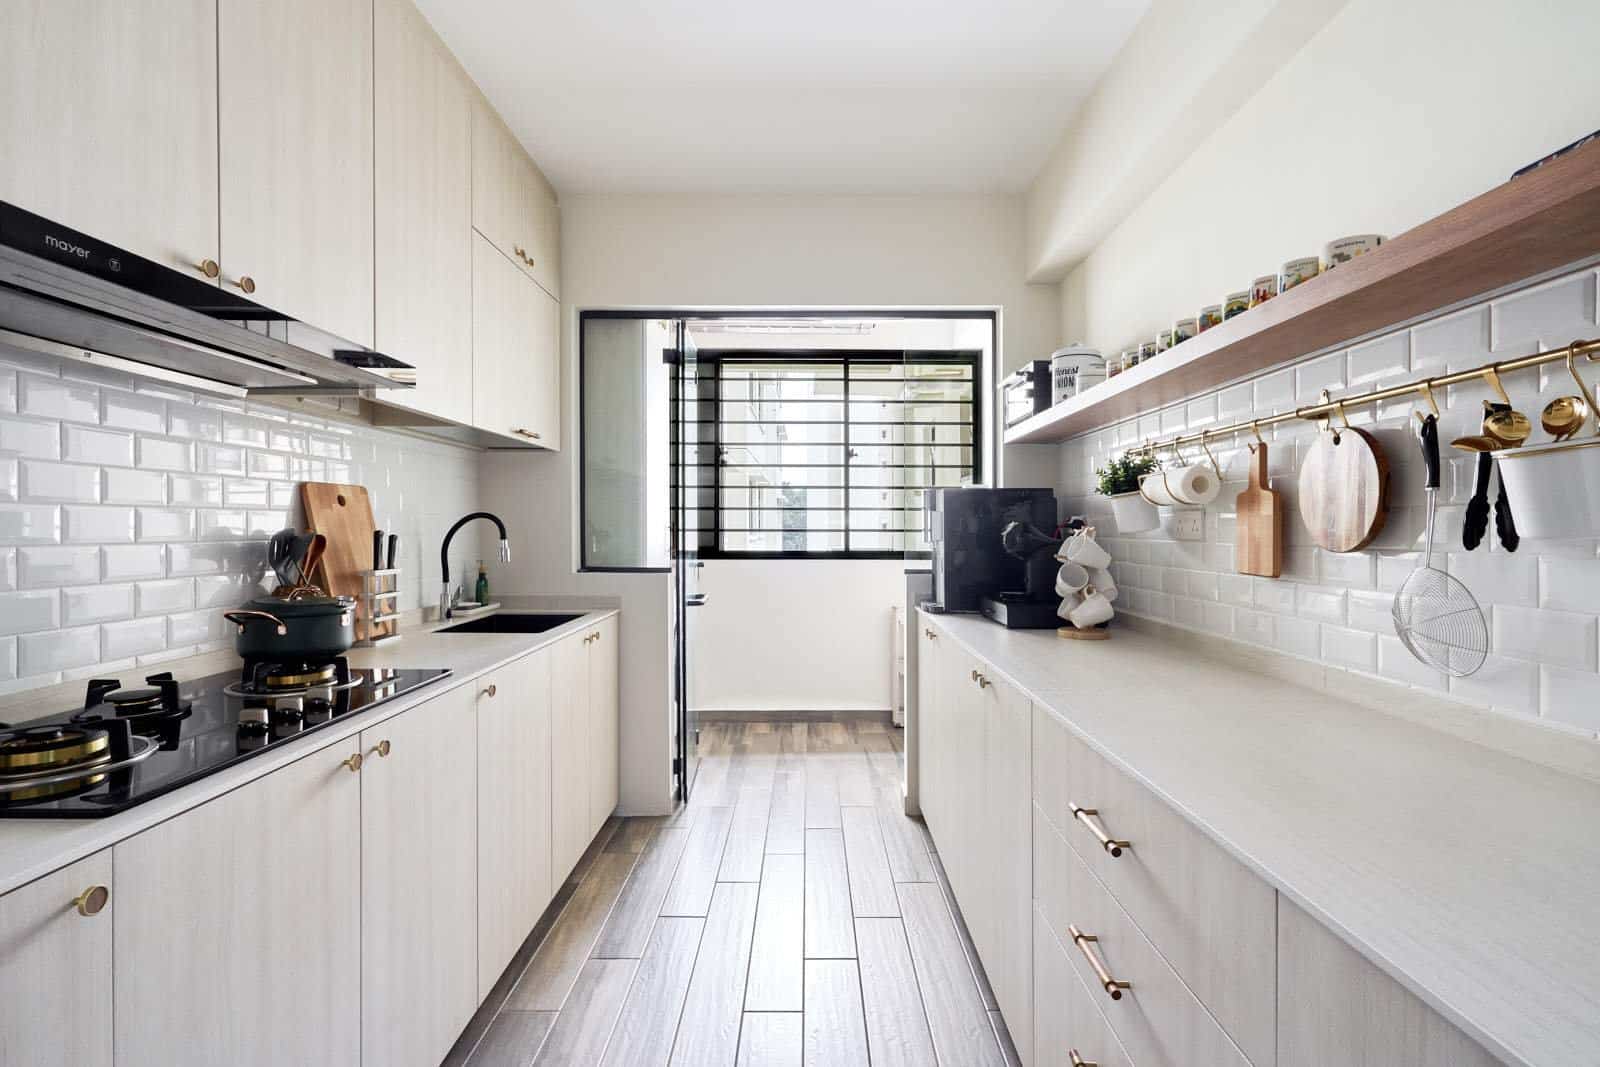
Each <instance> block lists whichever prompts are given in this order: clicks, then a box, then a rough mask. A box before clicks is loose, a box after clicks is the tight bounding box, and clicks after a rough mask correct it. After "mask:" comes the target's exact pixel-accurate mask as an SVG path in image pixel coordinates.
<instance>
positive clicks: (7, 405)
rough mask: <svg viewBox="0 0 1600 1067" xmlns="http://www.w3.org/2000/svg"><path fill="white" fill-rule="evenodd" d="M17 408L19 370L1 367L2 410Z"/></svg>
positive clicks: (0, 404) (0, 405) (0, 396)
mask: <svg viewBox="0 0 1600 1067" xmlns="http://www.w3.org/2000/svg"><path fill="white" fill-rule="evenodd" d="M16 410H17V372H16V371H14V370H4V369H0V412H4V411H16Z"/></svg>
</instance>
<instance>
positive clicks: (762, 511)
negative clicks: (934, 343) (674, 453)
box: [692, 349, 981, 558]
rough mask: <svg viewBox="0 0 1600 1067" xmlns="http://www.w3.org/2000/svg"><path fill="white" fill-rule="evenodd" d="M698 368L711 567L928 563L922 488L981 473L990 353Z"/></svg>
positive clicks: (829, 355) (726, 354) (819, 358)
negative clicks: (723, 563)
mask: <svg viewBox="0 0 1600 1067" xmlns="http://www.w3.org/2000/svg"><path fill="white" fill-rule="evenodd" d="M699 360H700V368H699V374H700V379H701V387H700V389H699V390H698V392H699V394H700V396H699V401H698V403H697V404H696V405H695V408H696V410H695V414H696V416H697V418H696V420H695V421H696V422H697V423H698V424H699V425H698V426H696V427H695V430H696V431H697V432H696V433H694V434H693V435H692V436H693V439H697V440H700V441H705V440H706V439H707V437H708V436H710V437H711V439H712V447H711V448H702V449H701V450H700V452H701V455H702V456H705V457H708V458H710V457H714V460H713V461H712V462H710V463H706V464H705V466H706V467H709V468H710V469H709V470H707V469H702V470H701V471H700V472H699V477H700V484H701V486H705V483H706V481H707V480H709V481H711V483H712V484H711V485H710V486H709V487H707V488H710V489H711V490H712V491H711V492H710V493H708V494H704V495H703V496H702V499H704V497H705V496H709V497H711V498H712V500H714V508H713V509H712V510H713V514H712V515H711V516H706V515H704V514H703V511H702V515H701V516H700V523H699V525H700V528H701V541H702V544H703V545H705V549H703V550H702V554H703V555H708V556H724V557H736V556H828V557H841V556H842V557H864V558H871V557H898V556H901V555H903V554H906V553H921V552H926V551H927V547H928V546H927V543H926V541H925V540H924V538H923V523H922V514H923V509H922V505H923V490H924V489H926V488H930V487H934V486H955V485H961V484H963V483H964V482H967V481H975V480H977V479H978V477H979V476H980V474H981V472H980V471H979V469H978V465H979V460H978V458H977V453H978V449H977V448H976V447H975V446H976V443H977V442H978V440H979V436H978V425H977V418H978V416H977V406H976V405H975V404H974V402H973V401H974V398H975V396H976V392H975V389H976V380H977V375H978V367H979V353H978V352H977V351H959V352H945V351H939V352H932V351H927V352H924V351H918V352H899V351H894V352H877V351H859V352H858V351H851V352H838V351H828V352H814V351H807V352H781V353H780V352H762V351H744V350H741V351H709V350H706V349H701V350H700V353H699ZM706 378H710V379H712V382H713V383H714V386H713V388H711V389H706V388H705V384H706V383H705V379H706ZM707 430H710V431H712V432H711V433H710V434H707V432H706V431H707ZM708 518H709V519H710V520H711V521H710V522H707V521H706V519H708ZM706 526H710V527H711V530H710V531H707V530H706V529H705V527H706ZM706 533H710V534H711V536H709V537H706V536H705V534H706Z"/></svg>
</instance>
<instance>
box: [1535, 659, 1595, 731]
mask: <svg viewBox="0 0 1600 1067" xmlns="http://www.w3.org/2000/svg"><path fill="white" fill-rule="evenodd" d="M1539 714H1541V715H1543V716H1544V717H1545V718H1547V719H1553V720H1555V721H1556V722H1561V723H1565V724H1567V725H1568V726H1576V727H1578V728H1580V729H1583V730H1592V731H1600V674H1596V673H1595V672H1594V671H1574V670H1568V669H1567V668H1564V667H1541V668H1539Z"/></svg>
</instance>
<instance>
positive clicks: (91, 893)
mask: <svg viewBox="0 0 1600 1067" xmlns="http://www.w3.org/2000/svg"><path fill="white" fill-rule="evenodd" d="M110 900H111V890H109V889H107V888H106V887H105V886H103V885H92V886H90V887H89V888H88V889H85V890H84V891H83V892H81V893H79V894H78V895H77V896H75V897H73V898H72V906H73V907H74V908H76V909H77V911H78V914H79V915H84V916H89V915H99V914H100V912H101V910H102V909H104V908H105V906H106V904H107V903H109V902H110Z"/></svg>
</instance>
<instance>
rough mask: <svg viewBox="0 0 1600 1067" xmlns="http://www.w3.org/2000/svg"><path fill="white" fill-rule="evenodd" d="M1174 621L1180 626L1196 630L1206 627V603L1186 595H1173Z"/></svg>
mask: <svg viewBox="0 0 1600 1067" xmlns="http://www.w3.org/2000/svg"><path fill="white" fill-rule="evenodd" d="M1172 621H1173V622H1176V623H1177V624H1178V625H1179V626H1187V627H1189V628H1190V629H1194V630H1203V629H1205V625H1206V612H1205V603H1204V602H1203V601H1199V600H1190V599H1189V598H1188V597H1186V596H1176V597H1173V598H1172Z"/></svg>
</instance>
